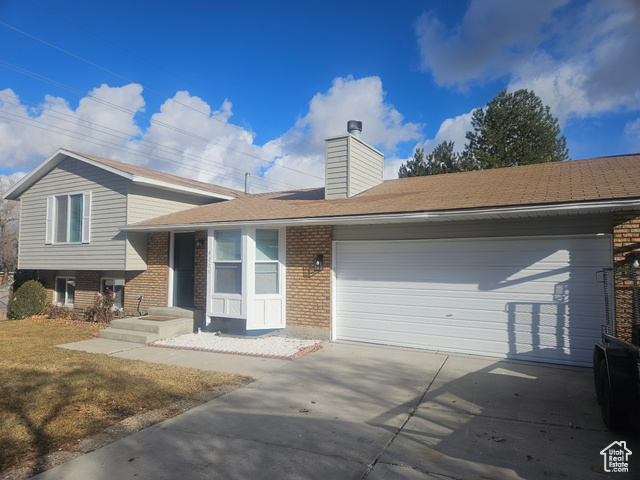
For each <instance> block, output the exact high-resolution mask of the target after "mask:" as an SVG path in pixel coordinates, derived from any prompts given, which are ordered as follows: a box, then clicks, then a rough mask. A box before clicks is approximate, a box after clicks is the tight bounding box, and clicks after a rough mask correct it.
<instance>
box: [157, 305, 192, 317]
mask: <svg viewBox="0 0 640 480" xmlns="http://www.w3.org/2000/svg"><path fill="white" fill-rule="evenodd" d="M195 314H196V310H195V309H192V308H181V307H150V308H149V316H153V315H163V316H167V317H179V318H195Z"/></svg>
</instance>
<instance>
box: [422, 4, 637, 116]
mask: <svg viewBox="0 0 640 480" xmlns="http://www.w3.org/2000/svg"><path fill="white" fill-rule="evenodd" d="M639 21H640V4H638V3H637V2H634V0H619V1H615V2H611V1H609V0H589V1H587V2H578V1H572V2H567V1H566V0H557V1H549V2H513V1H509V0H494V1H491V2H487V1H480V0H473V1H472V2H471V3H470V5H469V8H468V10H467V12H466V14H465V17H464V19H463V21H462V23H461V24H460V25H457V26H455V27H453V28H447V27H445V25H444V24H443V23H442V21H440V20H439V19H438V17H437V16H436V15H435V14H434V13H426V14H424V15H423V16H422V17H420V18H419V19H418V21H417V23H416V34H417V36H418V43H419V46H420V50H421V53H422V61H423V68H424V69H425V70H429V71H431V72H432V74H433V77H434V79H435V81H436V82H437V83H438V84H440V85H447V86H457V87H459V88H463V89H464V88H466V87H467V86H468V85H470V84H473V83H485V82H487V81H490V80H494V79H497V78H501V77H505V76H506V77H507V78H508V79H509V90H511V91H513V90H516V89H519V88H528V89H532V90H534V91H535V92H536V94H537V95H538V96H540V97H541V99H542V100H543V102H544V103H545V104H548V105H550V106H551V109H552V111H553V113H554V114H555V115H556V116H558V117H559V118H560V120H561V121H564V120H566V119H567V118H569V117H571V116H578V117H584V116H589V115H594V114H598V113H601V112H608V111H616V110H619V109H638V108H640V88H639V87H640V82H639V81H638V78H640V55H638V54H637V52H638V51H640V29H638V27H637V26H638V23H639Z"/></svg>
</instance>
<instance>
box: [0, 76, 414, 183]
mask: <svg viewBox="0 0 640 480" xmlns="http://www.w3.org/2000/svg"><path fill="white" fill-rule="evenodd" d="M144 106H145V102H144V98H143V96H142V87H141V86H140V85H136V84H131V85H126V86H124V87H109V86H107V85H102V86H101V87H99V88H96V89H94V90H92V91H91V92H90V94H89V95H88V96H87V97H85V98H83V99H82V100H80V102H79V104H78V107H77V108H76V109H75V110H74V109H73V108H71V107H70V105H69V103H68V102H67V101H66V100H65V99H63V98H58V97H51V96H47V97H46V98H45V100H44V102H42V104H40V105H38V106H36V107H28V106H27V105H25V104H24V103H20V99H19V98H18V96H17V95H16V94H15V93H14V92H13V91H11V90H4V91H2V92H0V154H2V155H3V157H4V159H5V161H4V162H3V166H4V167H5V168H16V167H21V168H28V169H31V168H33V167H34V166H35V165H37V164H38V163H39V162H41V161H42V160H43V159H44V158H46V157H47V156H49V155H51V154H52V153H53V152H54V151H55V150H56V149H57V148H59V147H64V148H68V149H71V150H77V151H80V152H85V153H90V154H94V155H99V156H104V157H107V158H112V159H114V160H119V161H124V162H129V163H132V164H137V165H142V166H146V167H148V168H153V169H157V170H162V171H166V172H169V173H174V174H177V175H181V176H185V177H190V178H195V179H198V180H201V181H205V182H211V183H215V184H218V185H224V186H230V187H234V188H243V181H244V173H245V172H250V173H252V176H253V177H252V178H253V182H252V183H253V184H254V186H255V187H254V189H253V191H264V190H285V189H291V188H300V187H307V186H321V185H323V183H324V138H325V137H328V136H331V135H337V134H341V133H343V132H345V130H346V123H347V121H348V120H350V119H359V120H362V121H363V124H364V128H363V134H362V136H363V139H364V140H365V141H369V142H371V143H373V144H374V146H376V147H378V148H380V149H384V151H385V153H390V154H393V151H394V150H395V148H396V147H397V145H398V144H399V143H400V142H406V141H411V140H418V139H419V138H420V129H421V128H422V126H421V125H418V124H415V123H409V122H404V119H403V116H402V115H401V114H400V113H399V112H398V111H397V110H396V109H395V108H394V107H393V106H392V105H390V104H389V103H387V102H386V101H385V93H384V91H383V89H382V82H381V80H380V79H379V78H377V77H369V78H363V79H353V78H351V77H347V78H336V79H335V80H334V82H333V84H332V86H331V88H329V90H328V91H327V92H321V93H318V94H316V95H315V96H314V97H313V98H312V99H311V101H310V103H309V110H308V112H307V114H306V115H304V116H303V117H302V118H299V119H298V120H297V121H296V122H295V123H294V124H293V126H292V127H291V128H290V129H289V131H287V132H286V133H285V134H283V135H282V136H281V137H279V138H277V139H274V140H272V141H270V142H267V143H266V144H265V145H263V146H259V145H255V144H254V143H253V142H254V138H255V135H254V134H253V132H251V131H248V130H246V129H245V128H242V127H238V126H236V125H233V124H232V123H231V122H230V119H231V117H232V104H231V102H229V101H225V102H223V104H222V105H221V106H220V108H219V109H217V110H214V109H212V108H211V106H210V105H208V104H207V103H206V102H205V101H204V100H202V99H201V98H198V97H195V96H192V95H190V94H189V93H188V92H185V91H182V92H177V93H176V94H175V96H174V97H173V98H171V99H168V100H166V101H165V102H164V103H163V104H162V105H161V107H160V111H159V112H155V113H152V114H151V117H150V122H149V124H148V126H146V128H141V127H140V123H139V119H136V117H135V114H136V113H139V112H142V111H143V109H144ZM3 117H6V118H3ZM38 127H40V128H38ZM283 165H284V166H283ZM261 177H262V178H261Z"/></svg>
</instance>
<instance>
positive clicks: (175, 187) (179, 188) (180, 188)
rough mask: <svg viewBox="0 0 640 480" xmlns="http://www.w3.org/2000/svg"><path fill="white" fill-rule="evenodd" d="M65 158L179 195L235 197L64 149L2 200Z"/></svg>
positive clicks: (12, 196)
mask: <svg viewBox="0 0 640 480" xmlns="http://www.w3.org/2000/svg"><path fill="white" fill-rule="evenodd" d="M65 157H72V158H75V159H76V160H80V161H81V162H84V163H87V164H89V165H93V166H94V167H97V168H100V169H102V170H105V171H107V172H111V173H113V174H115V175H118V176H120V177H123V178H125V179H127V180H130V181H132V182H134V183H139V184H145V185H150V186H154V187H156V188H161V189H163V190H170V191H175V192H181V193H189V194H192V195H199V196H203V197H207V198H216V199H219V200H232V199H234V198H236V197H232V196H229V195H222V194H220V193H215V192H210V191H207V190H202V189H199V188H193V187H187V186H184V185H179V184H176V183H171V182H165V181H162V180H156V179H153V178H149V177H145V176H143V175H134V174H132V173H129V172H125V171H123V170H120V169H118V168H115V167H111V166H109V165H105V164H104V163H102V162H99V161H97V160H93V159H91V158H87V157H85V156H84V155H81V154H79V153H76V152H72V151H70V150H66V149H64V148H59V149H58V150H56V151H55V153H53V154H52V155H51V156H49V157H47V159H46V160H45V161H44V162H42V163H41V164H40V165H38V166H37V167H36V168H34V169H33V170H32V171H31V172H29V173H28V174H27V175H25V176H24V177H22V178H21V179H20V181H18V182H16V184H15V185H13V187H11V188H10V189H9V190H8V191H7V192H6V193H5V194H4V195H3V198H5V199H7V200H18V199H19V198H20V196H21V195H22V194H23V193H24V192H25V191H26V190H28V189H29V188H30V187H31V186H32V185H33V184H34V183H36V182H37V181H38V180H40V179H41V178H42V177H44V176H45V175H46V174H47V173H48V172H49V171H50V170H52V169H53V168H55V166H56V165H57V164H58V163H60V162H61V161H62V160H63V159H64V158H65Z"/></svg>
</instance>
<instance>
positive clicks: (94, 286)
mask: <svg viewBox="0 0 640 480" xmlns="http://www.w3.org/2000/svg"><path fill="white" fill-rule="evenodd" d="M99 292H100V272H96V271H87V270H79V271H77V272H76V293H75V300H74V309H75V310H84V309H85V308H89V307H90V306H91V305H93V302H94V300H95V298H96V293H99Z"/></svg>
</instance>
